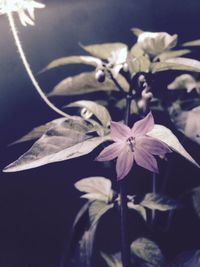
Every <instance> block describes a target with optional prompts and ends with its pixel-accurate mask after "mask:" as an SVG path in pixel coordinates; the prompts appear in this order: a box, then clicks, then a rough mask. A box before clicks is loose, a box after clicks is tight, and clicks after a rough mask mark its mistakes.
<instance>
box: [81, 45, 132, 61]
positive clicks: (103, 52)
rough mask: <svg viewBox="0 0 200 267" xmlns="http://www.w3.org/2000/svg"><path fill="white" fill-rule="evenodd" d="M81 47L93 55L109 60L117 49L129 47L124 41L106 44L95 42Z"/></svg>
mask: <svg viewBox="0 0 200 267" xmlns="http://www.w3.org/2000/svg"><path fill="white" fill-rule="evenodd" d="M81 47H82V48H83V49H84V50H85V51H87V52H88V53H89V54H91V55H92V56H95V57H98V58H101V59H104V60H108V59H109V57H110V56H111V55H112V52H113V51H115V50H119V49H123V48H127V45H126V44H124V43H104V44H93V45H82V44H81Z"/></svg>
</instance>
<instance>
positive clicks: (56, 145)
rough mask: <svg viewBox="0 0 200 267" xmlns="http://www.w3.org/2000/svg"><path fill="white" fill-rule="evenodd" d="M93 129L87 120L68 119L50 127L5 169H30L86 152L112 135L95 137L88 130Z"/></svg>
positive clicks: (5, 170) (12, 170) (10, 170)
mask: <svg viewBox="0 0 200 267" xmlns="http://www.w3.org/2000/svg"><path fill="white" fill-rule="evenodd" d="M92 129H93V125H91V124H90V123H88V122H86V121H84V120H83V119H79V121H76V120H74V121H73V120H68V119H66V120H65V121H64V122H62V123H58V125H56V126H54V127H51V128H50V129H48V130H47V131H46V132H45V134H44V135H43V136H42V137H41V138H40V139H39V140H38V141H37V142H35V143H34V144H33V146H32V147H31V148H30V149H29V150H28V151H27V152H26V153H25V154H23V155H22V156H21V157H20V158H19V159H17V160H16V161H15V162H13V163H11V164H10V165H8V166H7V167H6V168H5V169H4V172H14V171H21V170H27V169H31V168H35V167H39V166H42V165H45V164H49V163H53V162H59V161H64V160H68V159H72V158H76V157H80V156H83V155H86V154H88V153H90V152H91V151H92V150H93V149H95V148H96V147H97V146H98V145H100V144H101V143H103V142H105V141H106V140H108V139H109V138H110V137H109V136H102V137H91V136H89V135H88V133H90V132H91V131H92Z"/></svg>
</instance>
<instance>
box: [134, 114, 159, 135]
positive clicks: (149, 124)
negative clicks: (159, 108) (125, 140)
mask: <svg viewBox="0 0 200 267" xmlns="http://www.w3.org/2000/svg"><path fill="white" fill-rule="evenodd" d="M153 126H154V118H153V115H152V113H151V112H149V113H148V114H147V116H146V117H144V119H142V120H139V121H137V122H136V123H135V124H134V125H133V127H132V129H131V131H132V134H133V136H134V137H137V136H141V135H145V134H146V133H147V132H148V131H150V130H151V128H153Z"/></svg>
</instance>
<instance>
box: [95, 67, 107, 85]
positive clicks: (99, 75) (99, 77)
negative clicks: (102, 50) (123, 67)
mask: <svg viewBox="0 0 200 267" xmlns="http://www.w3.org/2000/svg"><path fill="white" fill-rule="evenodd" d="M95 78H96V80H97V81H98V82H99V83H103V82H104V81H105V78H106V75H105V72H104V71H103V70H101V69H99V70H97V71H96V73H95Z"/></svg>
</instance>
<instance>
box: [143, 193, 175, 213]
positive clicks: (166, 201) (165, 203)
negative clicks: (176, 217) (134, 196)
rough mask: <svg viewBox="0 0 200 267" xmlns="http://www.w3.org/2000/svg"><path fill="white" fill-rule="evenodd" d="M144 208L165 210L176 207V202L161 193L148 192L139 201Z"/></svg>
mask: <svg viewBox="0 0 200 267" xmlns="http://www.w3.org/2000/svg"><path fill="white" fill-rule="evenodd" d="M140 205H142V206H143V207H145V208H148V209H152V210H160V211H167V210H173V209H176V208H177V202H176V201H175V200H173V199H171V198H169V197H166V196H162V195H161V194H155V193H148V194H146V195H145V197H144V199H143V200H142V201H141V202H140Z"/></svg>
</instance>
